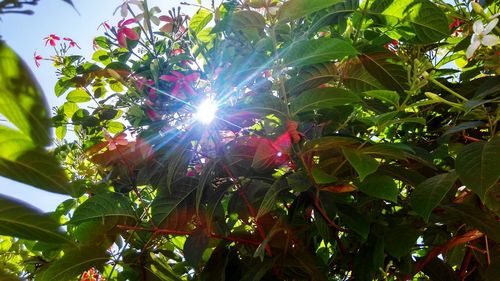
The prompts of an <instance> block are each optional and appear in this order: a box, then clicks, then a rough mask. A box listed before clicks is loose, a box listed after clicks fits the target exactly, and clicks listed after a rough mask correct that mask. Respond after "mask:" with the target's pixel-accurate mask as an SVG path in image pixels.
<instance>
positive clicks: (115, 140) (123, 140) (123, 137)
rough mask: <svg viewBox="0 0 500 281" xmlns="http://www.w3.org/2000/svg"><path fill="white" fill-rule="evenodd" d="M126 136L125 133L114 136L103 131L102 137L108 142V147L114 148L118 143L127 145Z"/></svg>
mask: <svg viewBox="0 0 500 281" xmlns="http://www.w3.org/2000/svg"><path fill="white" fill-rule="evenodd" d="M126 137H127V136H126V135H125V134H119V135H117V136H115V137H114V138H113V137H112V136H111V135H110V134H109V133H108V132H104V138H105V139H106V141H107V142H108V149H109V150H115V149H116V147H117V146H118V145H127V144H128V141H127V138H126Z"/></svg>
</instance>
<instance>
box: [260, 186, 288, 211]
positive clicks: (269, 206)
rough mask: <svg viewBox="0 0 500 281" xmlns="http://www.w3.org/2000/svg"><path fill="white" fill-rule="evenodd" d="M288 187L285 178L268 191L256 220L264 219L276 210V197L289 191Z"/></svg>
mask: <svg viewBox="0 0 500 281" xmlns="http://www.w3.org/2000/svg"><path fill="white" fill-rule="evenodd" d="M288 188H289V187H288V185H286V184H284V182H283V178H279V179H277V180H276V181H275V182H274V183H273V184H272V185H271V187H270V188H269V189H268V190H267V192H266V195H265V196H264V199H263V200H262V203H261V204H260V207H259V210H258V212H257V216H256V219H258V218H260V217H262V216H263V215H265V214H267V213H269V212H270V211H271V210H273V209H274V208H275V203H276V197H277V196H278V194H280V192H281V191H283V190H286V189H288Z"/></svg>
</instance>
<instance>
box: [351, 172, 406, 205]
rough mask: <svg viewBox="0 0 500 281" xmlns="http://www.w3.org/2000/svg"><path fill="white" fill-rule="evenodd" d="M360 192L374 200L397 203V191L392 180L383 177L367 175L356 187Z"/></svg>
mask: <svg viewBox="0 0 500 281" xmlns="http://www.w3.org/2000/svg"><path fill="white" fill-rule="evenodd" d="M357 187H358V188H359V190H360V191H362V192H363V193H365V194H368V195H370V196H372V197H375V198H380V199H384V200H389V201H392V202H395V203H396V202H397V201H398V194H399V189H398V187H397V185H396V183H395V182H394V180H393V179H392V178H391V177H389V176H384V175H377V174H375V175H369V176H367V177H366V178H365V179H364V180H363V181H362V182H361V183H360V184H359V185H358V186H357Z"/></svg>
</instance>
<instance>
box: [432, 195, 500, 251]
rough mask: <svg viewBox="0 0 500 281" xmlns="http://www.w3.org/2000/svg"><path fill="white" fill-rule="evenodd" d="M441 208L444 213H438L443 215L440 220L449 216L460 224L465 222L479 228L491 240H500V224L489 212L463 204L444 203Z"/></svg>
mask: <svg viewBox="0 0 500 281" xmlns="http://www.w3.org/2000/svg"><path fill="white" fill-rule="evenodd" d="M442 208H443V209H444V210H445V214H444V215H443V214H440V215H442V216H443V219H442V220H444V221H446V220H447V218H450V217H451V218H452V219H454V220H455V221H456V222H458V223H460V224H462V223H465V224H468V225H469V226H471V227H474V228H477V229H479V230H480V231H482V232H484V233H485V234H486V235H488V238H490V239H492V240H493V241H495V242H497V243H499V242H500V224H499V223H498V221H497V218H495V216H494V215H492V214H491V213H490V212H487V211H483V210H481V209H480V208H477V207H473V206H469V205H465V204H453V205H445V206H442ZM445 215H446V216H445Z"/></svg>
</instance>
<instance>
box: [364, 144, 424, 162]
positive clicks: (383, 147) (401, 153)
mask: <svg viewBox="0 0 500 281" xmlns="http://www.w3.org/2000/svg"><path fill="white" fill-rule="evenodd" d="M360 151H361V152H363V153H364V154H369V155H375V156H378V157H379V158H389V159H398V160H405V159H406V158H408V157H411V156H412V155H413V154H415V151H414V150H413V149H411V147H409V146H407V145H405V144H402V143H376V144H374V145H371V146H367V147H363V148H362V149H361V150H360Z"/></svg>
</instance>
